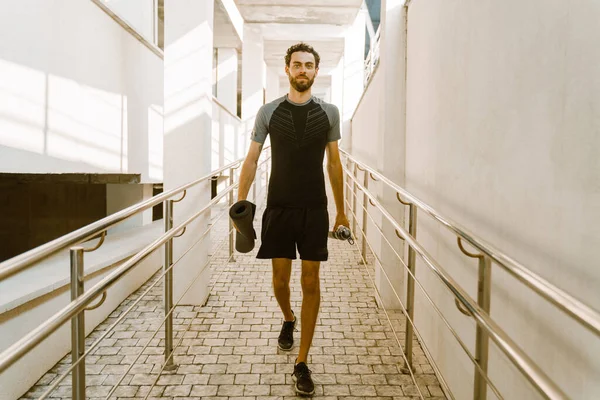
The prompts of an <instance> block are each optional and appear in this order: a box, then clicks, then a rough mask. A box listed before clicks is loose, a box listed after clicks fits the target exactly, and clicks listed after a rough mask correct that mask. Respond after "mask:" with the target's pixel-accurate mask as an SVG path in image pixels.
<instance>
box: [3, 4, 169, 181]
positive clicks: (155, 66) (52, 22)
mask: <svg viewBox="0 0 600 400" xmlns="http://www.w3.org/2000/svg"><path fill="white" fill-rule="evenodd" d="M0 36H1V37H2V38H4V40H2V41H1V42H0V76H2V79H1V80H0V171H6V172H136V173H141V174H142V181H148V180H150V179H152V180H161V179H162V103H163V83H162V82H163V62H162V60H161V59H160V58H159V57H158V56H157V55H155V54H154V53H152V52H151V51H150V50H149V49H148V48H147V47H145V46H144V45H142V44H141V43H140V42H139V41H137V40H136V39H135V38H134V37H133V36H132V35H131V34H130V33H128V32H126V31H125V30H124V29H123V28H122V27H121V26H120V25H118V24H117V23H116V22H115V21H114V20H113V19H111V18H110V17H109V16H108V15H107V14H106V13H104V12H103V11H102V10H101V9H100V8H99V7H98V6H97V5H95V4H94V3H92V2H91V1H79V0H65V1H44V0H24V1H18V2H16V1H13V2H9V3H8V4H6V5H5V6H3V8H2V14H1V15H0ZM157 131H159V133H160V134H159V135H156V132H157ZM157 152H158V153H159V154H161V156H160V157H157V156H156V153H157Z"/></svg>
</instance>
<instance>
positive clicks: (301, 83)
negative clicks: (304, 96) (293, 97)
mask: <svg viewBox="0 0 600 400" xmlns="http://www.w3.org/2000/svg"><path fill="white" fill-rule="evenodd" d="M304 78H305V79H303V80H298V78H294V77H293V76H291V75H290V76H289V79H290V84H291V85H292V87H293V88H294V89H296V90H297V91H298V92H300V93H302V92H306V91H307V90H308V89H310V87H311V86H312V85H313V83H314V82H315V78H314V77H313V78H312V79H309V78H308V76H305V77H304Z"/></svg>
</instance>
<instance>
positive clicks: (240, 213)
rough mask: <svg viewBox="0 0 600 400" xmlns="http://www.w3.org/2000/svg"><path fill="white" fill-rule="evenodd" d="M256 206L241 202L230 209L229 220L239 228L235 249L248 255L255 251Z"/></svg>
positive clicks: (236, 234)
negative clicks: (254, 222)
mask: <svg viewBox="0 0 600 400" xmlns="http://www.w3.org/2000/svg"><path fill="white" fill-rule="evenodd" d="M255 212H256V205H255V204H253V203H251V202H249V201H248V200H241V201H238V202H237V203H235V204H234V205H232V206H231V208H229V218H231V221H232V222H233V225H234V226H235V227H236V228H237V230H236V233H235V249H236V250H237V251H239V252H240V253H248V252H250V251H252V249H254V240H255V239H256V231H255V230H254V224H253V220H254V213H255Z"/></svg>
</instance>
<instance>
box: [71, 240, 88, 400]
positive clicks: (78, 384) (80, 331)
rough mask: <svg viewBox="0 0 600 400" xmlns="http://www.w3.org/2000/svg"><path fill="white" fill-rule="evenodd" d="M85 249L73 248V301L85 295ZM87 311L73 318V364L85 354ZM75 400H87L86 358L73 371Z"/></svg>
mask: <svg viewBox="0 0 600 400" xmlns="http://www.w3.org/2000/svg"><path fill="white" fill-rule="evenodd" d="M83 251H84V249H83V247H80V246H76V247H72V248H71V251H70V256H71V301H75V300H77V298H78V297H79V296H81V295H82V294H83ZM84 313H85V311H84V310H82V311H80V312H79V313H78V314H77V315H75V316H74V317H73V318H71V362H72V363H73V364H75V363H76V362H78V361H80V358H81V357H82V356H83V353H85V314H84ZM71 387H72V398H73V400H84V399H85V358H84V359H82V360H81V361H80V362H79V364H77V366H76V367H75V368H74V369H73V372H72V379H71Z"/></svg>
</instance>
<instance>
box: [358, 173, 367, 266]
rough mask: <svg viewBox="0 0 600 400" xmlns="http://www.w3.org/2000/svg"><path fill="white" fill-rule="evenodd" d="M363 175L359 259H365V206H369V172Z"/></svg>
mask: <svg viewBox="0 0 600 400" xmlns="http://www.w3.org/2000/svg"><path fill="white" fill-rule="evenodd" d="M364 173H365V177H364V181H363V184H364V186H365V193H364V194H363V218H362V234H363V240H362V246H361V249H360V252H361V253H362V258H361V260H366V259H367V207H368V206H369V198H368V197H367V189H369V173H368V172H367V171H365V172H364Z"/></svg>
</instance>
